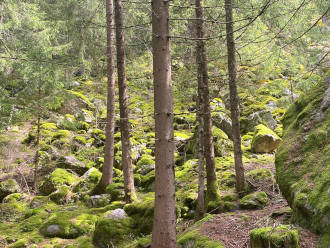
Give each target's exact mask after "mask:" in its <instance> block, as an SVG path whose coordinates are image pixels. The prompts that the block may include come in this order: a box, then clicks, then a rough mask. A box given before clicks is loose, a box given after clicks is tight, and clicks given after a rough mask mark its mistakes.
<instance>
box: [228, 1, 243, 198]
mask: <svg viewBox="0 0 330 248" xmlns="http://www.w3.org/2000/svg"><path fill="white" fill-rule="evenodd" d="M225 9H226V32H227V49H228V72H229V90H230V111H231V120H232V125H233V127H232V130H233V142H234V158H235V171H236V190H237V192H238V193H239V194H243V193H244V189H245V179H244V167H243V161H242V148H241V134H240V125H239V118H240V113H239V97H238V94H237V67H236V58H235V40H234V24H233V11H232V1H231V0H225Z"/></svg>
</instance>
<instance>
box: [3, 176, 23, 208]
mask: <svg viewBox="0 0 330 248" xmlns="http://www.w3.org/2000/svg"><path fill="white" fill-rule="evenodd" d="M19 191H20V187H19V185H18V183H17V182H16V180H15V179H8V180H5V181H2V182H0V203H1V202H2V200H3V198H5V197H6V196H7V195H10V194H13V193H17V192H19Z"/></svg>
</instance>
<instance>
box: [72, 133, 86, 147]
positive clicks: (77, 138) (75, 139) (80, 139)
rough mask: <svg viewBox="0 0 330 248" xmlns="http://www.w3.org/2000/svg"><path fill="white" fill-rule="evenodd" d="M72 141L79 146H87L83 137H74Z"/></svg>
mask: <svg viewBox="0 0 330 248" xmlns="http://www.w3.org/2000/svg"><path fill="white" fill-rule="evenodd" d="M74 141H76V142H78V143H79V144H81V145H86V144H87V140H86V138H85V137H84V136H80V135H78V136H75V137H74Z"/></svg>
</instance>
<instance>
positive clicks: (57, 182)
mask: <svg viewBox="0 0 330 248" xmlns="http://www.w3.org/2000/svg"><path fill="white" fill-rule="evenodd" d="M75 181H78V177H77V176H75V175H73V174H72V173H70V172H68V171H67V170H65V169H61V168H57V169H56V170H54V171H53V172H52V173H51V174H50V175H49V176H47V177H46V178H45V179H44V180H43V181H42V182H41V184H40V186H39V190H40V193H41V194H42V195H49V194H51V193H52V192H54V191H56V190H57V189H58V188H59V187H60V186H62V185H67V186H71V185H72V184H73V183H74V182H75Z"/></svg>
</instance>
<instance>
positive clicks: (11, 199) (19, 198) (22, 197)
mask: <svg viewBox="0 0 330 248" xmlns="http://www.w3.org/2000/svg"><path fill="white" fill-rule="evenodd" d="M29 200H30V197H29V195H27V194H22V193H14V194H10V195H7V196H6V197H5V198H4V199H3V201H2V202H3V203H15V202H27V201H29Z"/></svg>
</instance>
